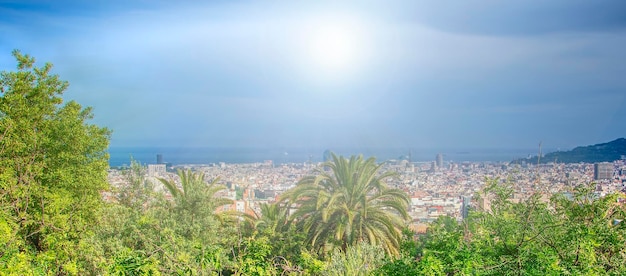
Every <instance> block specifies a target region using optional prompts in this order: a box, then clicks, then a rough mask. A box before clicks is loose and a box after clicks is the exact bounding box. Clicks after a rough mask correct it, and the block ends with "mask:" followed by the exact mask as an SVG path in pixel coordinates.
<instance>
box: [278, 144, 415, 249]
mask: <svg viewBox="0 0 626 276" xmlns="http://www.w3.org/2000/svg"><path fill="white" fill-rule="evenodd" d="M381 166H382V165H379V164H376V162H375V159H374V158H369V159H363V157H362V156H358V157H356V156H352V157H351V158H350V159H346V158H344V157H343V156H340V157H337V156H336V155H334V154H333V155H332V161H329V162H326V163H324V164H323V167H321V168H318V169H316V173H317V174H316V175H313V176H307V177H304V178H303V179H302V180H300V181H299V182H298V184H297V186H296V187H294V188H293V189H291V190H289V191H287V192H285V193H284V194H283V195H282V196H281V201H282V202H283V204H287V205H288V206H291V207H294V208H296V210H295V211H294V213H293V215H292V217H291V220H292V221H295V222H296V223H297V226H298V230H299V231H303V232H304V233H306V234H307V239H306V243H307V244H309V245H311V246H312V247H313V248H314V249H315V250H321V251H322V253H323V252H324V251H326V250H330V249H332V248H333V247H339V248H340V249H341V250H343V251H344V252H345V250H346V249H347V248H348V246H350V245H356V244H357V243H359V242H367V243H370V244H372V245H379V246H381V248H383V249H384V251H385V252H387V253H390V254H398V253H399V248H400V240H401V237H402V232H401V230H402V228H403V227H404V226H405V223H406V219H407V218H408V215H407V209H408V205H409V198H408V196H407V194H406V193H405V192H403V191H402V190H399V189H394V188H390V187H388V186H387V184H386V183H385V179H387V178H389V177H392V176H394V173H393V172H382V173H381V172H379V171H380V168H381Z"/></svg>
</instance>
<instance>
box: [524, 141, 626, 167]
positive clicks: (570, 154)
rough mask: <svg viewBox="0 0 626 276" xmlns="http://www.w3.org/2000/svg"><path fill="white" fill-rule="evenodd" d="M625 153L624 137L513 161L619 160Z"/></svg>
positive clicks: (589, 161)
mask: <svg viewBox="0 0 626 276" xmlns="http://www.w3.org/2000/svg"><path fill="white" fill-rule="evenodd" d="M625 155H626V139H624V138H619V139H616V140H613V141H611V142H608V143H602V144H596V145H591V146H586V147H576V148H574V149H572V150H570V151H556V152H550V153H547V154H546V155H545V156H542V157H541V158H539V157H537V156H533V157H530V158H523V159H519V160H515V161H513V162H514V163H520V162H522V161H525V162H527V163H529V164H537V163H538V162H541V163H549V162H558V163H566V164H567V163H598V162H613V161H615V160H620V159H621V158H622V156H625Z"/></svg>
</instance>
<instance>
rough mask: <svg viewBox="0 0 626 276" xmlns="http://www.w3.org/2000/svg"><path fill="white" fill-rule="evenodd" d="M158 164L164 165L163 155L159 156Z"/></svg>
mask: <svg viewBox="0 0 626 276" xmlns="http://www.w3.org/2000/svg"><path fill="white" fill-rule="evenodd" d="M156 163H157V164H163V154H160V153H159V154H157V162H156Z"/></svg>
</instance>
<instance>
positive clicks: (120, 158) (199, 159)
mask: <svg viewBox="0 0 626 276" xmlns="http://www.w3.org/2000/svg"><path fill="white" fill-rule="evenodd" d="M327 150H329V151H331V152H334V153H335V154H337V155H343V156H351V155H359V154H361V155H363V156H364V157H366V158H369V157H375V158H376V160H377V161H378V162H383V161H387V160H398V159H407V160H408V159H409V153H410V160H411V162H429V161H435V159H436V156H437V154H442V155H443V159H444V161H446V162H455V163H460V162H510V161H512V160H515V159H519V158H526V157H528V156H531V155H532V156H535V155H537V153H538V149H515V148H510V149H495V148H494V149H485V148H479V149H471V148H466V149H464V148H458V149H418V148H382V147H381V148H337V149H333V148H330V149H321V148H304V147H300V148H298V147H267V148H252V147H247V148H246V147H220V148H217V147H150V146H145V147H141V146H140V147H111V148H109V154H110V159H109V165H110V166H111V167H119V166H126V165H128V164H130V160H131V158H132V159H133V160H135V161H138V162H140V163H141V164H156V163H157V155H158V154H160V155H161V156H162V158H163V162H164V163H169V164H172V165H181V164H212V163H220V162H224V163H229V164H243V163H260V162H264V161H267V160H271V161H272V162H273V163H274V164H286V163H303V162H309V161H310V162H314V163H317V162H321V161H323V156H324V152H325V151H327ZM550 151H556V149H555V150H549V149H546V150H544V151H543V152H544V153H547V152H550Z"/></svg>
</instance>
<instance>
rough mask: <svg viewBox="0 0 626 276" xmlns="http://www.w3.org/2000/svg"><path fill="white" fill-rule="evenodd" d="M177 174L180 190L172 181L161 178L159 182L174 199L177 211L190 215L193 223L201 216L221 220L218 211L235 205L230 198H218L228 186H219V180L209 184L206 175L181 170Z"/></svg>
mask: <svg viewBox="0 0 626 276" xmlns="http://www.w3.org/2000/svg"><path fill="white" fill-rule="evenodd" d="M176 174H177V175H178V177H179V178H180V184H181V187H180V188H179V187H178V186H177V185H176V183H175V182H174V181H173V180H171V179H163V178H159V181H161V183H163V185H164V186H165V188H166V189H167V190H168V191H169V192H170V194H171V195H172V197H173V198H174V202H175V203H176V209H178V210H179V211H182V212H186V213H187V214H189V215H190V216H191V222H192V223H193V221H194V219H195V218H197V217H198V216H201V215H213V216H215V217H216V218H218V219H220V216H219V215H217V214H215V211H216V209H217V208H218V207H220V206H224V205H230V204H232V203H233V201H232V200H230V199H228V198H224V197H217V196H216V195H217V194H218V193H219V192H220V191H223V190H225V189H227V188H226V186H224V185H220V184H217V182H218V181H219V178H215V179H213V180H212V181H210V182H208V183H207V182H205V181H204V173H194V172H192V171H191V170H180V169H179V170H177V171H176ZM220 220H221V219H220Z"/></svg>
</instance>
